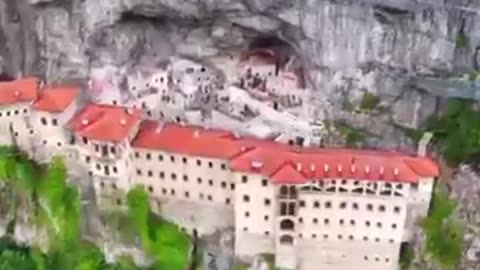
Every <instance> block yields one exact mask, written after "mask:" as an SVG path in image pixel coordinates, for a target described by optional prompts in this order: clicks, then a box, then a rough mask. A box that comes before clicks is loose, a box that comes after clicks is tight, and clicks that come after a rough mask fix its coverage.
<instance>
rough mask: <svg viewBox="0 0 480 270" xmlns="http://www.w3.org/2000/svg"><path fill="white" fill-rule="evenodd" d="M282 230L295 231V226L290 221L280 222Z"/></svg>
mask: <svg viewBox="0 0 480 270" xmlns="http://www.w3.org/2000/svg"><path fill="white" fill-rule="evenodd" d="M280 229H281V230H287V231H293V230H295V224H294V223H293V221H292V220H290V219H284V220H282V221H281V222H280Z"/></svg>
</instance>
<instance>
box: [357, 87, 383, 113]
mask: <svg viewBox="0 0 480 270" xmlns="http://www.w3.org/2000/svg"><path fill="white" fill-rule="evenodd" d="M379 103H380V98H378V97H377V96H375V95H374V94H371V93H369V92H365V93H364V94H363V98H362V101H361V103H360V109H362V110H365V111H373V110H374V109H375V108H376V107H377V105H378V104H379Z"/></svg>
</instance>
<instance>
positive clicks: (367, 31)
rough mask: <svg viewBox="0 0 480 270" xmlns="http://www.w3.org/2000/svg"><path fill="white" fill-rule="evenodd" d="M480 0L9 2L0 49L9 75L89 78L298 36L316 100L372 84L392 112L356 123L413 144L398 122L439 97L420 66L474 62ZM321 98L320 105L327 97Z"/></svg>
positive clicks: (338, 104) (335, 109) (2, 9)
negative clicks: (101, 69) (98, 70)
mask: <svg viewBox="0 0 480 270" xmlns="http://www.w3.org/2000/svg"><path fill="white" fill-rule="evenodd" d="M479 2H480V1H479V0H461V1H453V0H446V1H443V2H442V3H440V2H438V1H432V0H398V1H379V0H363V1H351V0H345V1H327V0H321V1H319V0H296V1H295V0H201V1H198V0H178V1H177V0H176V1H172V0H102V1H98V0H5V1H2V2H1V3H0V55H1V56H2V60H3V64H4V65H3V66H4V69H5V71H6V72H7V73H9V74H13V75H17V74H35V75H40V76H42V77H45V78H46V79H47V80H48V81H59V80H66V79H85V78H86V77H88V75H89V73H90V69H91V68H92V67H94V66H96V67H98V66H105V65H113V66H115V67H117V68H119V69H124V68H128V67H130V66H132V65H135V64H137V63H147V64H148V63H150V64H151V63H158V62H161V61H165V60H166V59H167V58H168V57H169V56H172V55H175V54H189V55H194V56H202V55H204V54H213V53H215V52H217V51H218V50H220V49H222V48H227V47H232V46H242V47H247V46H248V45H249V43H250V42H251V41H252V40H253V39H255V38H258V37H271V38H273V37H274V38H276V39H279V40H282V41H283V42H285V43H286V44H288V45H289V46H290V47H291V48H292V49H293V50H294V51H295V52H296V53H297V54H298V55H299V57H300V59H301V60H302V62H303V64H304V65H305V67H306V71H307V75H308V81H309V84H310V86H311V87H312V89H313V90H312V91H314V95H313V96H314V97H315V98H312V101H311V102H312V103H313V104H312V105H313V106H316V107H320V106H322V105H321V104H324V102H323V101H325V100H327V101H328V103H330V104H332V106H331V108H330V106H329V115H330V116H329V117H330V118H335V117H336V115H337V114H339V113H342V112H343V113H347V114H348V113H350V112H345V108H343V107H342V104H343V103H344V101H345V99H349V100H350V99H351V100H352V101H353V104H354V105H355V104H356V105H358V104H359V97H360V96H361V95H362V94H363V93H364V92H368V93H371V94H374V95H376V96H378V97H380V100H381V103H380V105H381V106H383V107H384V108H388V109H389V110H387V111H384V112H382V117H378V115H376V116H372V117H369V119H368V120H365V121H358V120H357V119H356V117H347V118H346V119H347V122H348V123H350V124H351V125H354V126H362V127H365V128H367V129H368V130H371V131H372V132H373V133H375V134H377V135H379V136H378V138H375V137H372V138H371V139H370V140H369V144H370V145H371V146H380V147H402V148H403V147H405V145H408V143H409V141H408V140H406V139H405V137H404V136H403V134H402V133H401V132H399V131H398V130H397V129H395V128H394V125H392V123H396V124H400V125H404V126H409V127H416V126H418V125H421V124H422V123H423V122H424V120H425V119H426V117H427V116H428V115H430V114H431V113H433V112H434V111H435V108H436V106H435V105H436V103H437V100H436V99H435V98H434V97H432V96H428V95H425V94H424V93H423V92H422V91H419V90H418V89H416V88H415V87H412V86H411V85H410V82H411V80H410V78H411V76H413V75H422V74H429V73H433V74H435V73H438V72H440V71H441V72H444V73H445V72H447V73H448V72H450V71H452V68H463V69H468V68H471V67H472V65H473V62H472V59H473V49H468V48H467V49H462V50H459V49H456V48H455V47H456V40H457V36H458V35H459V32H462V33H464V34H465V35H466V36H467V37H469V40H470V45H471V46H470V47H472V48H475V46H477V45H478V42H480V30H479V29H480V28H478V27H476V25H479V23H480V16H478V15H476V13H475V12H474V11H475V10H477V7H480V4H479ZM319 100H322V102H319Z"/></svg>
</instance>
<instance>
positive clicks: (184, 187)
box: [133, 148, 235, 233]
mask: <svg viewBox="0 0 480 270" xmlns="http://www.w3.org/2000/svg"><path fill="white" fill-rule="evenodd" d="M134 150H135V154H134V157H135V158H134V167H135V169H134V173H135V176H134V177H133V179H134V182H135V183H136V184H141V185H144V186H145V188H146V190H147V191H148V192H149V193H151V194H152V196H153V197H154V198H158V199H159V200H160V201H161V202H162V214H164V213H169V214H165V216H166V217H170V218H172V219H175V220H176V221H177V222H179V224H180V225H181V226H184V227H186V228H187V229H192V228H194V227H197V229H198V231H199V232H201V233H211V232H213V231H215V230H216V229H220V228H225V227H228V226H231V225H233V214H232V211H233V206H232V204H233V202H234V197H233V196H234V193H233V189H234V188H235V185H234V181H233V179H232V176H231V172H230V171H229V170H228V166H227V163H226V161H223V160H219V159H211V158H203V157H193V156H187V155H180V154H175V153H167V152H163V151H151V150H148V149H140V148H135V149H134ZM189 208H191V209H192V210H188V211H186V209H189ZM193 209H196V210H195V211H194V210H193ZM164 211H166V212H164ZM221 215H225V217H223V218H222V217H221ZM229 216H231V217H229ZM206 220H208V222H206V223H205V224H203V225H202V222H204V221H206Z"/></svg>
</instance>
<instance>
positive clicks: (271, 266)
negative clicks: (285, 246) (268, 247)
mask: <svg viewBox="0 0 480 270" xmlns="http://www.w3.org/2000/svg"><path fill="white" fill-rule="evenodd" d="M262 257H263V259H265V261H266V262H267V264H268V270H275V255H274V254H268V253H266V254H262Z"/></svg>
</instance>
